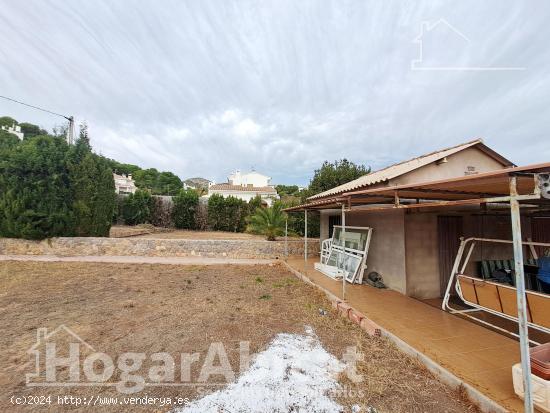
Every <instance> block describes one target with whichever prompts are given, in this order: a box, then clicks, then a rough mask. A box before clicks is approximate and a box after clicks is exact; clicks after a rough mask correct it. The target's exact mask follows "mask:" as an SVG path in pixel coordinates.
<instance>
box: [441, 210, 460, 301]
mask: <svg viewBox="0 0 550 413" xmlns="http://www.w3.org/2000/svg"><path fill="white" fill-rule="evenodd" d="M437 232H438V240H439V280H440V292H441V296H442V297H443V295H444V294H445V289H446V288H447V283H448V282H449V278H450V277H451V271H452V269H453V264H454V261H455V258H456V254H457V252H458V248H459V246H460V237H462V236H463V228H462V217H460V216H438V217H437ZM453 292H454V289H451V293H453Z"/></svg>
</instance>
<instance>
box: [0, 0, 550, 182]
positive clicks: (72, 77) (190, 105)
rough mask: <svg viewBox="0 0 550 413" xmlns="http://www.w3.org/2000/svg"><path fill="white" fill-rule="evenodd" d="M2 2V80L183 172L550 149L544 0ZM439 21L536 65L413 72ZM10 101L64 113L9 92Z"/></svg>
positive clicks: (547, 7) (299, 175)
mask: <svg viewBox="0 0 550 413" xmlns="http://www.w3.org/2000/svg"><path fill="white" fill-rule="evenodd" d="M534 10H536V11H534ZM2 17H3V21H4V22H5V24H3V25H0V38H1V39H2V42H1V43H0V56H2V57H3V58H4V60H5V61H6V62H9V64H4V65H1V66H0V79H2V85H1V86H2V87H1V89H2V90H1V92H2V94H4V95H7V96H13V97H15V98H18V99H20V100H23V101H28V102H29V103H32V104H35V105H38V106H43V107H46V108H49V109H51V110H54V111H56V112H60V113H64V114H67V115H75V116H76V117H77V118H86V119H88V120H89V125H90V131H91V133H92V143H93V144H94V147H95V148H96V149H97V150H98V151H100V152H102V153H104V154H105V155H108V156H110V157H113V158H116V159H119V160H120V161H124V162H131V163H136V164H139V165H141V166H143V167H156V168H157V169H160V170H171V171H174V172H176V173H177V174H179V175H180V176H181V177H183V178H186V177H189V176H197V175H198V176H201V175H202V176H207V177H213V178H215V179H216V180H225V177H226V174H227V173H228V172H230V171H231V170H234V169H236V168H238V169H243V170H244V169H247V168H249V167H250V166H254V167H255V168H256V169H257V170H259V171H261V172H264V173H266V174H267V175H270V176H272V177H273V178H274V182H281V183H293V182H295V183H307V181H308V179H309V178H310V177H311V174H312V172H313V170H314V169H315V168H316V167H318V166H319V165H320V164H321V163H322V162H323V161H324V160H325V159H326V160H334V159H338V158H342V157H347V158H348V159H351V160H353V161H355V162H361V163H366V164H369V165H371V166H373V167H375V168H377V167H381V166H384V165H386V164H388V163H392V162H395V161H399V160H402V159H405V158H408V157H412V156H416V155H419V154H422V153H424V152H429V151H432V150H434V149H438V148H441V147H444V146H448V145H453V144H456V143H458V142H461V141H466V140H469V139H471V138H473V137H484V138H485V139H486V142H487V143H488V144H489V145H491V146H492V147H494V149H496V150H497V151H499V152H502V153H503V155H505V156H507V157H509V158H511V159H512V160H513V161H515V162H516V163H520V164H521V163H534V162H540V161H547V160H548V157H549V156H550V152H549V149H547V148H548V145H547V144H546V141H547V133H548V132H547V124H548V122H547V119H548V118H549V115H550V104H549V103H550V102H549V100H550V81H549V77H548V74H547V70H546V69H547V67H548V66H549V65H550V56H549V55H548V53H547V45H546V41H545V39H546V38H548V37H550V25H548V24H547V20H548V17H550V4H542V3H539V2H537V3H536V8H535V7H533V4H531V2H530V1H528V2H516V3H502V2H501V1H500V0H488V1H486V2H474V1H470V0H466V1H464V2H460V3H457V4H454V3H453V5H449V4H446V3H433V2H430V1H423V2H418V3H415V6H414V7H412V6H411V7H405V6H403V5H401V4H397V3H396V4H385V3H384V4H382V3H380V2H378V1H375V0H367V1H363V2H356V1H345V0H344V1H342V0H334V1H326V2H325V1H323V2H319V1H316V0H310V1H308V0H306V1H301V2H295V1H292V0H283V1H273V2H262V3H260V4H259V5H258V6H257V7H250V5H249V3H247V2H245V1H239V0H234V1H231V0H227V1H225V0H224V1H221V0H205V1H201V2H177V1H174V2H173V3H164V6H163V7H158V6H157V5H156V3H155V2H154V1H152V0H150V1H144V2H142V3H140V4H139V5H135V7H133V8H132V10H130V11H128V9H127V6H126V5H125V4H123V3H117V2H107V1H104V2H100V1H96V2H93V3H91V2H77V3H74V2H73V3H66V2H62V1H61V0H54V1H52V2H50V3H43V2H40V1H36V2H34V3H33V7H28V6H23V5H22V4H21V2H5V4H3V7H2ZM438 18H445V19H447V20H448V21H449V22H450V23H451V24H452V25H453V26H454V27H456V28H457V29H459V30H460V31H461V32H462V33H464V34H465V35H466V36H467V37H468V38H469V39H470V43H469V47H468V49H475V51H472V52H471V53H472V56H469V55H464V56H462V55H461V56H457V59H459V60H461V61H462V60H464V59H463V58H465V59H466V61H470V60H473V58H475V60H476V62H477V61H479V59H480V58H484V57H486V58H487V64H493V63H494V64H507V65H514V66H522V67H526V70H525V71H522V72H511V73H505V72H504V73H475V72H474V73H471V72H470V73H468V72H454V73H450V72H413V71H411V70H410V63H411V60H412V59H414V58H416V57H417V55H418V49H417V48H418V45H417V44H414V43H413V42H412V40H413V39H414V38H415V37H416V36H417V34H418V33H419V30H420V26H421V24H422V22H423V21H426V20H429V21H433V20H437V19H438ZM36 27H40V30H30V29H29V28H36ZM431 46H433V47H432V50H435V51H436V53H437V50H438V47H439V48H440V49H441V50H442V51H444V50H446V49H445V48H446V45H445V44H441V43H438V42H437V39H435V43H434V44H432V45H431ZM468 53H470V52H468ZM481 63H484V62H481ZM3 114H6V115H11V116H14V117H15V118H17V119H19V120H21V121H30V122H34V123H38V124H40V125H42V126H44V127H48V128H50V127H52V126H53V125H55V124H59V123H61V122H62V121H63V119H61V118H55V117H52V116H51V115H46V114H43V113H41V112H37V111H33V110H31V109H27V108H24V107H20V106H17V105H14V104H12V103H9V102H5V101H2V100H0V115H3ZM518 142H521V145H518Z"/></svg>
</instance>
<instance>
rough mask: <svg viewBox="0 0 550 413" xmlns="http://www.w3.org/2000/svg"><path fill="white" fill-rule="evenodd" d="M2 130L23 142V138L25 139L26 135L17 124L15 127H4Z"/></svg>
mask: <svg viewBox="0 0 550 413" xmlns="http://www.w3.org/2000/svg"><path fill="white" fill-rule="evenodd" d="M2 130H5V131H6V132H9V133H11V134H13V135H15V136H17V137H18V138H19V139H20V140H23V138H24V137H25V134H24V133H23V132H21V126H19V125H16V124H15V123H14V124H13V126H2Z"/></svg>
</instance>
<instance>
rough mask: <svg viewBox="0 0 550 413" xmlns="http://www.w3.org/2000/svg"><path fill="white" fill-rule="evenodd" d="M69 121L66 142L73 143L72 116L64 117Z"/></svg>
mask: <svg viewBox="0 0 550 413" xmlns="http://www.w3.org/2000/svg"><path fill="white" fill-rule="evenodd" d="M65 119H67V120H68V121H69V128H68V129H67V143H68V144H69V145H72V144H73V143H74V116H69V117H68V118H67V117H65Z"/></svg>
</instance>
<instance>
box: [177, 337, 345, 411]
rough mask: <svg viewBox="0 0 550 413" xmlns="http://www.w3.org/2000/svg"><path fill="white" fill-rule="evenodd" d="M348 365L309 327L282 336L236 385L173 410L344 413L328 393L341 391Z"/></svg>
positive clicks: (257, 358)
mask: <svg viewBox="0 0 550 413" xmlns="http://www.w3.org/2000/svg"><path fill="white" fill-rule="evenodd" d="M344 367H345V366H344V364H343V363H342V362H340V361H339V360H338V359H337V358H336V357H334V356H333V355H332V354H330V353H328V352H327V351H326V350H325V349H324V348H323V346H322V345H321V343H320V342H319V339H318V338H317V336H316V335H315V334H314V332H313V330H312V329H311V328H306V334H305V335H295V334H279V335H277V337H275V339H274V340H273V342H272V343H271V344H270V345H269V347H268V348H267V349H266V350H265V351H263V352H261V353H258V354H257V355H256V358H255V360H254V362H253V363H252V366H251V367H250V369H249V370H248V371H246V372H245V373H243V374H242V375H241V376H240V377H239V379H238V381H237V382H235V383H232V384H230V385H229V386H227V387H226V388H225V389H223V390H219V391H216V392H215V393H212V394H209V395H207V396H205V397H203V398H202V399H199V400H196V401H194V402H192V403H191V404H189V405H187V406H186V407H184V408H180V409H177V410H175V412H177V413H204V412H234V413H236V412H239V413H245V412H246V413H252V412H262V413H263V412H285V413H286V412H312V413H313V412H315V413H317V412H340V411H342V410H343V407H342V406H341V405H339V404H338V403H336V402H335V401H333V400H332V399H331V398H330V397H329V396H328V393H329V391H331V390H336V389H338V388H339V384H338V382H337V380H336V377H337V375H338V373H340V372H341V371H342V370H343V369H344Z"/></svg>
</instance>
